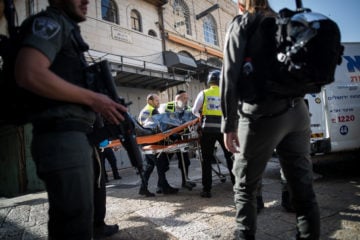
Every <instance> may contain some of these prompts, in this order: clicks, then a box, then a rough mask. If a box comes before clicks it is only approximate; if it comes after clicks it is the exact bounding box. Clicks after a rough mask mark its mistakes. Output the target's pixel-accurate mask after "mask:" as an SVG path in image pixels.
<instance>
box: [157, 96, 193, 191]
mask: <svg viewBox="0 0 360 240" xmlns="http://www.w3.org/2000/svg"><path fill="white" fill-rule="evenodd" d="M188 99H189V95H188V93H187V92H186V91H185V90H179V91H177V93H176V95H175V100H174V101H170V102H167V103H165V104H162V106H160V109H159V112H160V113H164V112H169V113H171V112H183V111H191V107H190V106H188ZM171 157H172V155H170V158H171ZM176 157H177V158H178V168H179V169H180V172H181V182H182V183H181V186H182V187H183V188H187V189H189V190H192V188H194V187H196V183H194V182H192V181H190V180H189V178H188V173H189V166H190V163H191V162H190V157H189V153H188V152H176Z"/></svg>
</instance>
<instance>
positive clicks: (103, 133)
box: [86, 60, 147, 186]
mask: <svg viewBox="0 0 360 240" xmlns="http://www.w3.org/2000/svg"><path fill="white" fill-rule="evenodd" d="M86 75H87V85H88V88H89V89H91V90H94V91H96V92H100V93H103V94H105V95H107V96H109V97H110V98H111V99H112V100H114V101H116V102H118V103H120V104H122V105H124V106H129V105H130V104H131V102H129V103H125V100H124V98H121V97H119V96H118V94H117V92H116V89H115V85H114V82H113V78H112V76H111V72H110V69H109V64H108V62H107V60H102V61H100V62H96V63H93V64H92V65H90V66H88V67H87V69H86ZM122 114H123V116H124V118H125V119H124V121H122V122H121V123H120V124H119V125H114V124H106V125H105V126H104V127H103V128H100V129H96V130H94V132H93V133H92V134H90V135H89V139H90V140H91V141H92V142H93V143H94V144H96V145H99V143H100V142H101V141H103V140H105V139H119V140H120V142H121V144H122V145H123V146H124V148H125V150H126V151H127V154H128V156H129V159H130V162H131V165H132V166H133V167H135V168H136V169H137V170H138V172H139V175H140V178H141V181H142V183H143V185H144V186H147V182H146V180H145V177H144V174H143V164H142V163H143V161H142V156H141V153H140V149H139V146H138V144H137V142H136V132H135V124H134V121H133V120H132V117H131V115H130V114H129V113H128V112H122Z"/></svg>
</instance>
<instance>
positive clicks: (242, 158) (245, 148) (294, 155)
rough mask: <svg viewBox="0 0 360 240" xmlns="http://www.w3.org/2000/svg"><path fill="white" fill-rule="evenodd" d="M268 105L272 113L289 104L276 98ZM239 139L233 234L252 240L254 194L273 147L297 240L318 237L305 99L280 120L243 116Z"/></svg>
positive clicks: (234, 172) (236, 157) (282, 115)
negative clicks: (292, 211) (289, 197)
mask: <svg viewBox="0 0 360 240" xmlns="http://www.w3.org/2000/svg"><path fill="white" fill-rule="evenodd" d="M271 104H273V106H274V107H273V109H274V110H273V111H274V113H276V111H279V109H282V108H284V107H286V106H287V105H286V104H288V103H287V102H286V101H284V100H277V101H275V102H272V103H271ZM264 109H269V108H268V107H266V108H264ZM269 113H270V114H271V112H269ZM238 136H239V141H240V153H238V154H235V161H234V167H233V174H234V175H235V185H234V193H235V194H234V201H235V205H236V222H237V228H238V229H237V230H238V231H240V232H242V233H243V235H244V236H247V237H246V238H245V239H254V237H255V232H256V216H257V211H256V192H257V191H256V190H257V187H258V184H259V183H260V181H261V178H262V175H263V172H264V170H265V167H266V164H267V162H268V160H269V159H270V158H271V155H272V153H273V151H274V149H275V148H276V150H277V152H278V154H279V160H280V164H281V167H282V169H283V171H284V174H285V177H286V179H287V182H288V187H289V191H290V193H291V195H292V197H293V204H294V208H295V210H296V219H297V239H319V235H320V216H319V208H318V204H317V201H316V196H315V193H314V190H313V173H312V162H311V160H310V119H309V112H308V109H307V106H306V105H305V102H304V101H303V99H301V100H300V101H298V102H297V103H296V104H295V106H294V107H292V108H290V109H289V110H288V111H286V112H285V113H283V114H281V115H279V116H275V117H267V116H261V115H257V116H255V117H254V118H252V116H251V114H250V115H246V116H244V115H241V116H240V121H239V126H238Z"/></svg>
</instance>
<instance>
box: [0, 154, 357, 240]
mask: <svg viewBox="0 0 360 240" xmlns="http://www.w3.org/2000/svg"><path fill="white" fill-rule="evenodd" d="M222 170H223V172H224V173H226V168H224V167H222ZM120 175H121V176H122V179H121V180H116V181H115V180H112V181H110V183H109V184H108V185H107V195H108V197H107V216H106V222H107V223H108V224H115V223H116V224H119V226H120V232H119V233H118V234H116V235H114V236H112V237H109V238H108V240H115V239H119V240H120V239H122V240H137V239H141V240H147V239H149V240H153V239H160V240H162V239H170V240H188V239H194V240H195V239H196V240H202V239H203V240H208V239H223V240H228V239H232V238H233V237H232V236H233V229H234V226H235V222H234V214H235V208H234V205H233V192H232V185H231V182H230V180H229V178H227V180H226V181H225V182H222V181H220V178H218V177H217V176H216V175H214V177H213V179H214V183H213V185H214V187H213V191H212V192H213V197H212V198H209V199H204V198H201V197H200V196H199V194H200V191H201V182H200V178H201V169H200V164H199V162H198V160H196V159H192V165H191V170H190V178H191V179H193V180H195V181H197V183H198V185H197V187H195V188H194V189H193V190H192V191H189V190H187V189H181V190H180V192H179V193H178V194H176V195H162V194H157V195H156V197H153V198H145V197H142V196H140V195H138V190H139V184H140V181H139V178H138V176H137V175H136V171H135V170H134V169H133V168H128V169H122V170H120ZM167 176H168V179H169V182H170V184H172V185H173V186H176V187H179V186H180V181H181V180H180V179H181V177H180V171H179V169H178V168H177V161H172V162H171V167H170V171H169V172H168V173H167ZM357 176H358V175H357ZM109 178H110V179H112V178H111V176H110V177H109ZM279 179H280V174H279V164H278V161H277V159H275V158H274V159H272V160H271V161H270V162H269V164H268V166H267V170H266V173H265V176H264V180H263V184H264V187H263V191H264V192H263V196H264V201H265V209H264V210H263V211H262V212H261V213H260V214H259V215H258V232H257V239H258V240H275V239H276V240H288V239H294V234H295V215H294V214H291V213H287V212H285V211H284V210H283V209H282V207H281V206H280V201H279V200H280V198H281V186H280V181H279ZM150 180H151V181H150V190H151V191H153V192H155V186H156V184H155V182H156V180H157V178H156V172H154V173H153V175H152V177H151V179H150ZM315 189H316V192H317V196H318V201H319V205H320V214H321V224H322V225H321V239H324V240H325V239H339V240H340V239H341V240H356V239H360V177H350V178H328V177H322V176H320V175H318V176H317V178H316V180H315ZM47 210H48V202H47V196H46V193H44V192H40V193H34V194H27V195H23V196H19V197H16V198H9V199H6V198H3V199H0V239H4V240H5V239H6V240H10V239H11V240H13V239H23V240H32V239H47V237H46V236H47Z"/></svg>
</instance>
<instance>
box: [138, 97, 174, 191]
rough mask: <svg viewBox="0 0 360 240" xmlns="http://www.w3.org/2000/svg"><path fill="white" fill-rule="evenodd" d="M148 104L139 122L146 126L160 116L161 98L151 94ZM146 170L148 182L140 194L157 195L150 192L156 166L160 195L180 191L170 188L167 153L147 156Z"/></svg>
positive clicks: (145, 174) (142, 187)
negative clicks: (151, 118) (151, 178)
mask: <svg viewBox="0 0 360 240" xmlns="http://www.w3.org/2000/svg"><path fill="white" fill-rule="evenodd" d="M146 101H147V104H146V106H145V107H144V108H143V109H142V110H141V111H140V114H139V118H138V121H139V122H140V124H142V125H143V124H144V122H145V121H146V120H147V119H148V118H150V117H151V116H153V115H155V114H158V113H159V111H158V108H159V106H160V98H159V96H158V95H157V94H155V93H151V94H149V95H148V96H147V98H146ZM145 162H146V164H145V169H144V178H145V181H146V186H145V185H144V183H142V184H141V187H140V190H139V194H140V195H145V196H146V197H154V196H155V194H154V193H152V192H150V191H149V190H148V186H147V184H148V181H149V178H150V175H151V173H152V172H153V170H154V166H156V169H157V173H158V184H157V185H158V191H157V192H158V193H163V194H174V193H177V192H178V191H179V189H177V188H173V187H172V186H170V184H169V183H168V181H167V179H166V174H165V173H166V171H167V169H169V160H168V159H167V157H166V155H165V153H161V154H160V155H155V154H145Z"/></svg>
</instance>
